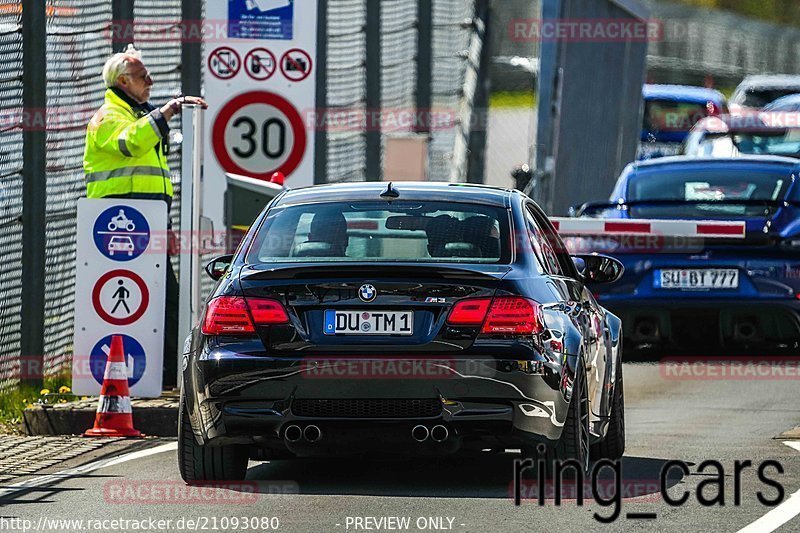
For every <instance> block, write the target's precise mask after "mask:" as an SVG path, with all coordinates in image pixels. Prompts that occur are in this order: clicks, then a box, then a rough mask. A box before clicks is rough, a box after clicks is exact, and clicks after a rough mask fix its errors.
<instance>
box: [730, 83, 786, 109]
mask: <svg viewBox="0 0 800 533" xmlns="http://www.w3.org/2000/svg"><path fill="white" fill-rule="evenodd" d="M797 92H798V88H797V87H785V88H783V89H748V90H747V91H746V93H745V95H744V102H742V104H744V105H746V106H747V107H764V106H765V105H767V104H769V103H770V102H774V101H775V100H777V99H778V98H783V97H784V96H789V95H790V94H796V93H797Z"/></svg>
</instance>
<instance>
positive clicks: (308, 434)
mask: <svg viewBox="0 0 800 533" xmlns="http://www.w3.org/2000/svg"><path fill="white" fill-rule="evenodd" d="M303 437H305V439H306V440H307V441H308V442H317V441H318V440H320V439H321V438H322V430H321V429H319V427H317V426H314V425H311V426H306V429H305V430H303Z"/></svg>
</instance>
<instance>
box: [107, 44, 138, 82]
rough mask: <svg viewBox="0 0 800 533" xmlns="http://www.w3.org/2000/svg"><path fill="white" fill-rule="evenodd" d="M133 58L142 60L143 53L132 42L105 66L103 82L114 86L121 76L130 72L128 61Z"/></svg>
mask: <svg viewBox="0 0 800 533" xmlns="http://www.w3.org/2000/svg"><path fill="white" fill-rule="evenodd" d="M131 60H138V61H141V60H142V53H141V52H140V51H139V50H137V49H136V48H134V46H133V45H132V44H129V45H128V48H126V49H125V51H124V52H120V53H118V54H114V55H113V56H111V57H110V58H109V59H108V61H106V64H105V65H104V66H103V82H104V83H105V84H106V87H114V86H115V85H116V84H117V80H119V77H120V76H123V75H125V74H127V73H128V63H130V61H131Z"/></svg>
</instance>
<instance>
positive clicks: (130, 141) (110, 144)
mask: <svg viewBox="0 0 800 533" xmlns="http://www.w3.org/2000/svg"><path fill="white" fill-rule="evenodd" d="M141 113H142V112H141V111H140V113H139V114H138V115H137V113H136V111H134V109H133V107H132V105H131V104H130V103H129V102H126V101H125V100H124V99H123V98H122V97H121V96H120V95H119V94H118V93H117V92H115V91H114V90H112V89H108V90H107V91H106V94H105V103H104V104H103V106H102V107H101V108H100V109H99V110H98V111H97V113H95V114H94V116H93V117H92V120H91V121H90V122H89V126H88V127H87V128H86V150H85V151H84V155H83V170H84V173H85V176H86V196H87V197H88V198H103V197H105V196H119V195H128V194H137V193H138V194H164V195H166V196H169V197H170V198H171V197H172V182H171V181H170V179H169V166H168V165H167V157H166V154H165V153H163V152H164V150H163V149H162V140H163V141H164V142H168V133H169V128H168V127H167V125H166V121H165V120H164V118H163V117H162V116H161V112H160V111H158V110H154V111H151V112H150V113H148V114H145V115H144V116H142V115H141ZM164 137H167V139H165V138H164Z"/></svg>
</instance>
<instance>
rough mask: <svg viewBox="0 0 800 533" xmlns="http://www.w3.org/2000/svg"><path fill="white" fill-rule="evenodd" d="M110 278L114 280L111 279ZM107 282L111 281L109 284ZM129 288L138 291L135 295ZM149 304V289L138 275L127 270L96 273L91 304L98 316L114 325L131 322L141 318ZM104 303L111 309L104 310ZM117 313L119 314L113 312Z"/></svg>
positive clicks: (123, 324)
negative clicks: (100, 274)
mask: <svg viewBox="0 0 800 533" xmlns="http://www.w3.org/2000/svg"><path fill="white" fill-rule="evenodd" d="M114 280H116V283H113V281H114ZM109 282H112V283H111V284H110V285H109ZM133 291H138V295H136V294H135V293H134V292H133ZM129 302H130V304H129ZM134 302H137V303H134ZM149 304H150V291H149V290H148V288H147V284H146V283H145V282H144V280H143V279H142V278H141V276H139V275H138V274H136V273H135V272H131V271H130V270H122V269H119V270H111V271H110V272H106V273H105V274H103V275H102V276H100V279H98V280H97V282H96V283H95V284H94V288H93V289H92V305H93V306H94V310H95V312H97V315H98V316H99V317H100V318H102V319H103V320H105V321H106V322H108V323H109V324H113V325H115V326H128V325H130V324H133V323H134V322H136V321H137V320H139V319H140V318H142V315H144V312H145V311H147V306H148V305H149ZM106 307H111V310H110V311H109V310H107V309H106ZM117 314H119V316H115V315H117Z"/></svg>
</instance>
